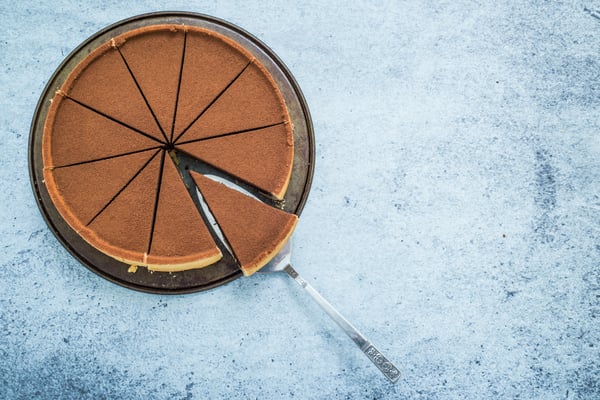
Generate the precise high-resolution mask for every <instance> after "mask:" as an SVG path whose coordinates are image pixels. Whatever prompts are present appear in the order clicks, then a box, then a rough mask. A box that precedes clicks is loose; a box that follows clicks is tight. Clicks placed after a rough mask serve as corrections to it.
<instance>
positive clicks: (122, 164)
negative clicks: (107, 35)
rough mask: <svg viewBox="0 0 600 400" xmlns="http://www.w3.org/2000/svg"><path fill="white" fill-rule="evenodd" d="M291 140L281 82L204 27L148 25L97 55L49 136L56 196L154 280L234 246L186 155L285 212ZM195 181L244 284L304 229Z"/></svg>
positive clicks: (58, 105) (86, 228)
mask: <svg viewBox="0 0 600 400" xmlns="http://www.w3.org/2000/svg"><path fill="white" fill-rule="evenodd" d="M292 129H293V126H292V123H291V120H290V115H289V112H288V109H287V107H286V104H285V101H284V99H283V96H282V94H281V92H280V90H279V88H278V86H277V84H276V83H275V80H274V79H273V77H272V76H271V75H270V74H269V72H268V71H267V69H266V68H265V67H264V66H263V65H262V64H261V63H260V62H259V61H258V60H257V59H256V58H255V57H254V56H252V55H251V54H250V53H248V52H247V51H246V50H245V49H244V48H243V47H241V46H240V45H239V44H237V43H236V42H234V41H232V40H231V39H229V38H227V37H225V36H223V35H221V34H219V33H216V32H214V31H211V30H208V29H204V28H199V27H190V26H184V25H175V24H162V25H151V26H146V27H143V28H138V29H133V30H131V31H128V32H126V33H123V34H121V35H118V36H116V37H114V38H111V39H110V40H108V41H107V42H106V43H104V44H102V45H100V46H99V47H98V48H97V49H95V50H94V51H93V52H91V53H90V54H89V55H88V56H87V57H85V58H84V59H83V60H82V61H81V62H80V63H79V64H78V65H77V66H76V67H75V68H74V69H73V71H72V72H71V73H70V74H69V75H68V77H67V78H66V80H65V81H64V83H63V84H62V85H61V86H60V87H59V88H58V90H57V91H56V94H55V95H54V97H53V99H52V104H51V105H50V107H49V111H48V116H47V118H46V121H45V125H44V130H43V136H42V159H43V165H44V170H43V174H44V180H45V185H46V188H47V190H48V194H49V196H50V198H51V200H52V202H53V204H54V205H55V207H56V209H57V210H58V212H59V213H60V215H61V216H62V217H63V218H64V220H65V221H66V222H67V223H68V225H69V226H70V227H71V228H72V229H73V230H74V231H75V232H77V234H78V235H79V236H80V237H81V238H82V239H84V240H85V241H86V242H87V243H89V244H90V245H92V246H93V247H94V248H96V249H97V250H99V251H100V252H102V253H104V254H106V255H108V256H110V257H112V258H114V259H117V260H119V261H121V262H124V263H126V264H130V265H134V266H145V267H148V269H150V270H154V271H168V272H176V271H183V270H188V269H195V268H202V267H205V266H208V265H212V264H214V263H215V262H217V261H218V260H219V259H221V257H223V253H222V251H221V250H222V249H224V247H223V246H222V245H220V244H219V240H220V239H219V238H218V237H216V236H215V235H214V233H213V232H212V230H211V229H210V228H209V227H207V226H206V222H205V221H206V218H204V217H203V215H202V212H203V211H202V210H201V209H199V208H198V206H197V200H194V199H193V197H192V192H191V191H190V188H189V187H186V185H185V181H186V178H185V174H189V173H190V172H188V171H186V170H184V169H183V168H178V167H177V163H178V154H181V153H182V152H183V153H185V154H187V156H189V157H192V158H195V159H198V160H199V162H203V163H206V164H208V165H211V166H212V167H214V168H216V169H218V170H219V171H221V172H222V174H223V175H224V176H225V177H227V178H228V179H229V180H231V181H236V180H241V181H243V182H245V184H247V185H249V186H250V187H253V188H255V189H256V190H257V191H261V192H263V193H266V194H268V195H269V196H271V197H272V198H273V199H274V200H281V199H283V197H284V195H285V193H286V190H287V188H288V184H289V182H290V179H291V174H292V166H293V157H294V139H293V136H292V134H293V131H292ZM191 173H192V177H193V180H194V182H195V183H196V185H197V188H198V190H199V192H200V194H201V196H202V198H203V199H204V200H205V201H206V203H207V204H208V208H209V210H210V212H211V213H212V216H213V217H214V218H215V220H216V222H217V224H218V225H219V229H220V230H221V231H222V232H223V234H224V236H225V238H226V240H227V242H228V245H229V246H230V248H231V251H232V253H233V256H234V257H235V259H236V260H237V263H238V264H239V267H240V268H241V270H242V272H243V273H244V274H246V275H250V274H252V273H254V272H256V271H257V270H258V269H260V268H261V267H262V266H263V265H264V264H266V263H267V262H268V261H269V260H270V258H271V257H272V256H274V255H275V253H276V252H277V251H278V250H279V249H280V248H281V247H282V246H283V244H284V243H285V241H286V240H287V239H288V238H289V237H290V235H291V233H292V232H293V229H294V227H295V225H296V221H297V216H296V215H295V214H292V213H289V212H285V211H282V210H280V209H278V208H276V207H273V206H272V205H270V204H266V203H263V202H261V201H260V200H258V199H256V198H252V197H249V196H247V195H245V194H243V193H240V192H238V191H236V190H234V189H231V188H229V187H227V186H225V185H223V184H221V183H217V182H214V181H212V180H211V179H209V178H207V177H205V176H204V175H202V174H201V173H200V172H195V171H192V172H191ZM187 179H189V178H187Z"/></svg>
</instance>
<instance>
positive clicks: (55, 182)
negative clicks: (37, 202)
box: [46, 150, 159, 230]
mask: <svg viewBox="0 0 600 400" xmlns="http://www.w3.org/2000/svg"><path fill="white" fill-rule="evenodd" d="M158 152H159V151H158V150H154V151H150V150H148V151H144V152H140V153H135V154H129V155H125V156H120V157H113V158H108V159H103V160H99V161H92V162H88V163H85V164H80V165H71V166H67V167H57V168H53V169H52V171H48V172H47V174H46V185H47V186H48V188H49V190H51V191H52V192H53V193H55V197H56V201H55V203H56V205H57V208H58V209H59V210H60V211H62V212H63V215H64V216H65V219H66V220H67V222H68V223H69V224H70V225H71V226H73V227H74V228H75V229H76V230H80V229H83V228H84V227H85V226H86V225H87V224H88V223H89V222H90V221H91V220H92V219H93V218H94V216H96V215H97V214H98V213H99V212H100V211H101V210H102V208H103V207H105V206H106V205H107V204H109V202H110V201H111V199H112V198H113V197H114V196H115V195H116V194H117V193H119V191H120V190H122V189H123V188H124V187H125V186H126V185H127V184H128V183H129V181H130V180H132V179H133V178H134V177H135V176H136V175H137V174H138V173H140V171H141V170H142V169H143V168H144V166H145V165H146V164H148V163H149V162H150V161H151V159H152V158H156V155H157V153H158Z"/></svg>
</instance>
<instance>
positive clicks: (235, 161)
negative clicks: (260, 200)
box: [176, 123, 294, 199]
mask: <svg viewBox="0 0 600 400" xmlns="http://www.w3.org/2000/svg"><path fill="white" fill-rule="evenodd" d="M176 148H177V149H180V150H182V151H184V152H186V153H188V154H190V155H192V156H194V157H196V158H199V159H201V160H202V161H205V162H207V163H209V164H211V165H212V166H214V167H216V168H219V169H221V170H223V171H225V172H227V173H229V174H231V175H233V176H235V177H237V178H240V179H242V180H244V181H246V182H248V183H250V184H251V185H254V186H256V187H258V188H259V189H262V190H263V191H265V192H267V193H271V194H272V195H273V196H275V197H276V198H277V199H282V198H283V195H284V194H285V191H286V190H287V185H288V182H289V180H290V175H291V173H292V161H293V157H294V148H293V138H292V137H291V132H290V129H289V124H283V123H280V124H278V125H275V126H271V127H268V128H263V129H258V130H254V131H250V132H244V133H238V134H235V135H224V136H218V137H214V138H209V139H206V140H199V141H195V142H189V143H180V144H178V145H176Z"/></svg>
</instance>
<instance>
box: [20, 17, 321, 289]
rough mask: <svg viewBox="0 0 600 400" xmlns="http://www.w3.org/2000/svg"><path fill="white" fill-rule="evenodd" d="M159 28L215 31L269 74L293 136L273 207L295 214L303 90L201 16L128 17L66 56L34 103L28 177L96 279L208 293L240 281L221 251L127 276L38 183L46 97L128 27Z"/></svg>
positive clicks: (304, 189)
mask: <svg viewBox="0 0 600 400" xmlns="http://www.w3.org/2000/svg"><path fill="white" fill-rule="evenodd" d="M159 24H179V25H181V24H185V25H189V26H198V27H202V28H205V29H209V30H212V31H215V32H217V33H220V34H222V35H224V36H226V37H228V38H230V39H232V40H234V41H235V42H237V43H238V44H240V45H241V46H242V47H244V48H245V49H246V50H247V51H248V52H249V53H251V54H252V55H253V56H254V57H256V59H258V61H260V62H261V63H262V65H263V66H264V67H265V68H266V69H267V70H268V71H269V73H270V74H271V75H272V77H273V79H274V80H275V82H276V84H277V85H278V87H279V90H280V91H281V93H282V95H283V97H284V99H285V103H286V106H287V108H288V112H289V114H290V118H291V122H292V126H293V136H294V163H293V167H292V176H291V180H290V183H289V187H288V190H287V192H286V194H285V197H284V200H283V202H279V203H278V204H277V206H279V207H280V208H282V209H284V210H285V211H287V212H291V213H294V214H296V215H300V212H301V211H302V208H303V207H304V204H305V202H306V199H307V197H308V192H309V190H310V185H311V181H312V175H313V166H314V133H313V127H312V122H311V119H310V114H309V111H308V107H307V105H306V101H305V100H304V97H303V95H302V92H301V91H300V88H299V87H298V84H297V83H296V81H295V80H294V78H293V76H292V74H291V73H290V72H289V70H288V69H287V67H286V66H285V65H284V64H283V62H282V61H281V60H280V59H279V58H278V57H277V56H276V55H275V54H274V53H273V51H271V50H270V49H269V48H268V47H267V46H266V45H265V44H263V43H262V42H261V41H260V40H258V39H257V38H255V37H254V36H252V35H251V34H249V33H248V32H246V31H244V30H243V29H241V28H239V27H237V26H235V25H233V24H231V23H228V22H225V21H223V20H220V19H217V18H214V17H210V16H206V15H202V14H195V13H187V12H160V13H151V14H144V15H139V16H136V17H132V18H129V19H126V20H123V21H120V22H117V23H115V24H113V25H111V26H109V27H107V28H105V29H102V30H101V31H99V32H97V33H96V34H94V35H93V36H91V37H90V38H88V39H87V40H86V41H84V42H83V43H82V44H81V45H80V46H79V47H77V48H76V49H75V50H74V51H73V52H72V53H71V54H69V56H67V58H66V59H65V60H64V61H63V62H62V63H61V65H60V66H59V67H58V69H57V70H56V72H55V73H54V74H53V75H52V77H51V78H50V80H49V82H48V84H47V85H46V87H45V89H44V91H43V93H42V95H41V97H40V99H39V101H38V104H37V107H36V110H35V114H34V117H33V121H32V124H31V132H30V137H29V173H30V178H31V185H32V188H33V191H34V194H35V197H36V201H37V204H38V206H39V208H40V211H41V212H42V215H43V216H44V219H45V220H46V222H47V224H48V226H49V228H50V229H51V230H52V232H53V233H54V235H55V236H56V237H57V238H58V240H59V241H60V242H61V243H62V244H63V245H64V246H65V248H66V249H67V250H68V251H69V252H70V253H71V254H72V255H73V256H75V257H76V258H77V259H78V260H79V261H80V262H81V263H82V264H83V265H85V266H86V267H87V268H89V269H90V270H92V271H94V272H95V273H97V274H98V275H100V276H102V277H104V278H106V279H108V280H110V281H112V282H114V283H117V284H119V285H122V286H125V287H127V288H130V289H136V290H140V291H144V292H150V293H159V294H168V293H173V294H175V293H189V292H196V291H201V290H207V289H211V288H214V287H217V286H220V285H223V284H225V283H227V282H230V281H232V280H234V279H237V278H239V277H241V276H242V273H241V271H240V269H239V267H238V265H237V262H236V261H235V260H234V259H233V258H232V257H231V255H228V254H226V253H224V257H223V258H222V259H221V260H220V261H219V262H217V263H215V264H213V265H210V266H208V267H205V268H201V269H194V270H188V271H181V272H173V273H169V272H151V271H148V270H147V269H146V268H138V270H137V272H135V273H131V272H128V267H129V265H126V264H124V263H121V262H119V261H117V260H115V259H113V258H112V257H109V256H107V255H105V254H104V253H101V252H100V251H98V250H96V249H95V248H94V247H92V246H90V245H89V244H88V243H87V242H86V241H85V240H83V239H82V238H81V237H80V236H79V235H78V234H77V233H76V232H75V231H74V230H73V229H71V227H70V226H69V225H68V224H67V223H66V222H65V221H64V219H63V218H62V217H61V216H60V214H59V213H58V211H57V210H56V207H55V206H54V204H53V203H52V200H51V199H50V196H49V194H48V191H47V189H46V186H45V184H44V179H43V168H44V165H43V161H42V135H43V131H44V123H45V120H46V116H47V113H48V108H49V106H50V99H51V98H52V97H53V96H54V93H55V91H56V90H58V89H59V88H60V87H61V85H62V84H63V83H64V81H65V80H66V78H67V77H68V76H69V74H70V73H71V71H73V69H74V68H75V66H76V65H77V64H78V63H79V62H80V61H81V60H82V59H83V58H84V57H86V56H87V55H88V54H89V53H90V52H91V51H93V50H94V49H96V48H97V47H98V46H100V45H102V44H103V43H106V42H107V41H109V40H110V39H111V38H113V37H115V36H118V35H120V34H122V33H124V32H127V31H130V30H132V29H137V28H140V27H144V26H150V25H159ZM183 167H184V168H185V169H186V170H187V169H194V168H195V166H194V160H193V159H190V160H188V161H187V162H186V163H184V165H183ZM188 175H189V174H188ZM185 179H186V177H185V176H184V180H185ZM188 183H189V182H188Z"/></svg>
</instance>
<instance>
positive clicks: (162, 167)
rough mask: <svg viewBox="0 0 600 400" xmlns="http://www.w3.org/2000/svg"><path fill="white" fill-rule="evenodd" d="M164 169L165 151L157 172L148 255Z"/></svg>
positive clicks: (162, 153) (161, 156)
mask: <svg viewBox="0 0 600 400" xmlns="http://www.w3.org/2000/svg"><path fill="white" fill-rule="evenodd" d="M164 169H165V150H164V149H163V150H162V152H161V155H160V168H159V170H158V183H157V187H156V200H155V201H154V212H153V213H152V225H151V228H150V240H149V241H148V250H147V251H146V254H149V253H150V248H151V247H152V238H153V237H154V225H155V224H156V211H157V209H158V199H159V198H160V185H161V184H162V178H163V171H164Z"/></svg>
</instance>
